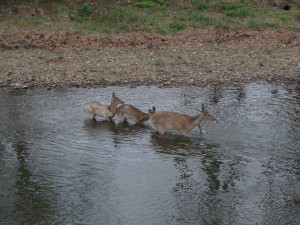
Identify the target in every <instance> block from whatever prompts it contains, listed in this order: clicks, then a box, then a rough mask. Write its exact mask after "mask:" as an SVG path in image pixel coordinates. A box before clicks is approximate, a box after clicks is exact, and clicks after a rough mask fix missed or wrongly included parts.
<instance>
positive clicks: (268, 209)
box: [0, 84, 300, 225]
mask: <svg viewBox="0 0 300 225" xmlns="http://www.w3.org/2000/svg"><path fill="white" fill-rule="evenodd" d="M112 91H115V92H116V94H117V95H119V96H120V97H121V98H122V100H124V101H125V102H126V103H130V104H133V105H136V106H139V108H141V109H143V110H144V111H147V110H148V109H149V108H150V107H152V105H155V107H156V108H157V110H163V109H168V110H174V111H180V112H185V113H189V114H196V113H197V110H196V109H197V108H199V107H200V106H201V103H204V104H205V105H206V107H207V109H208V110H209V111H210V112H211V113H212V114H214V115H215V117H216V118H217V120H216V121H214V122H205V123H204V124H203V126H202V127H203V129H204V130H205V131H206V133H205V134H204V135H202V136H200V135H199V131H198V130H197V129H196V128H195V129H194V130H193V131H192V132H191V133H190V134H189V136H188V137H180V136H179V135H178V133H176V132H169V133H167V135H166V136H161V135H159V134H157V133H155V132H154V131H153V130H152V128H151V126H150V125H149V123H146V124H145V125H144V126H141V125H138V126H134V125H131V124H129V125H126V124H124V125H120V124H118V121H117V120H115V122H109V121H102V122H96V123H95V122H92V121H90V120H88V119H87V118H86V116H85V115H84V114H83V112H82V105H83V104H85V103H86V102H89V101H94V100H96V101H100V102H103V103H109V102H110V97H111V93H112ZM299 112H300V87H299V86H296V85H295V86H284V85H279V86H272V85H264V84H249V85H245V86H234V87H206V88H200V87H192V88H191V87H180V88H167V89H160V88H156V87H138V88H127V87H109V88H95V89H83V88H82V89H81V88H79V89H76V88H71V89H62V90H38V89H36V90H24V91H17V92H6V91H1V92H0V115H1V121H0V185H1V188H0V224H5V225H10V224H22V225H23V224H105V225H107V224H112V225H115V224H122V225H127V224H128V225H134V224H137V225H142V224H147V225H148V224H153V225H154V224H155V225H156V224H300V147H299V146H300V115H299V114H300V113H299Z"/></svg>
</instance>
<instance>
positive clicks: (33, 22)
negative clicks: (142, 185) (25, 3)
mask: <svg viewBox="0 0 300 225" xmlns="http://www.w3.org/2000/svg"><path fill="white" fill-rule="evenodd" d="M13 21H14V23H15V24H17V25H19V26H29V27H38V26H40V25H42V24H43V19H42V18H39V17H29V18H17V17H16V18H14V20H13Z"/></svg>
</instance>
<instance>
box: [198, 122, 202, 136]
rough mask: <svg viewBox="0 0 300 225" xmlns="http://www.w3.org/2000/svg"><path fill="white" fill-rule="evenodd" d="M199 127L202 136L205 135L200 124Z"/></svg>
mask: <svg viewBox="0 0 300 225" xmlns="http://www.w3.org/2000/svg"><path fill="white" fill-rule="evenodd" d="M198 127H199V130H200V134H203V131H202V128H201V126H200V124H199V125H198Z"/></svg>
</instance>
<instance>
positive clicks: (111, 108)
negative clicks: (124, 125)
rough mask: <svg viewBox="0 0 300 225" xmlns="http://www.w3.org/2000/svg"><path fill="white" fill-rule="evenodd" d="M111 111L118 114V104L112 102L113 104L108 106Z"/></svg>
mask: <svg viewBox="0 0 300 225" xmlns="http://www.w3.org/2000/svg"><path fill="white" fill-rule="evenodd" d="M108 109H109V111H111V112H112V113H113V115H115V114H116V112H117V105H116V104H113V102H111V104H110V105H109V106H108Z"/></svg>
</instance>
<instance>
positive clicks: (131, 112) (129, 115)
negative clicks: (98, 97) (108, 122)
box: [117, 104, 156, 123]
mask: <svg viewBox="0 0 300 225" xmlns="http://www.w3.org/2000/svg"><path fill="white" fill-rule="evenodd" d="M155 111H156V109H155V107H154V106H153V107H152V109H149V112H148V113H144V112H142V111H141V110H139V109H138V108H136V107H135V106H133V105H129V104H122V105H120V106H119V107H118V108H117V115H118V117H119V118H120V122H121V123H123V121H124V120H133V121H134V122H135V123H143V122H146V121H147V120H149V119H150V116H151V115H153V114H154V113H155Z"/></svg>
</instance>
